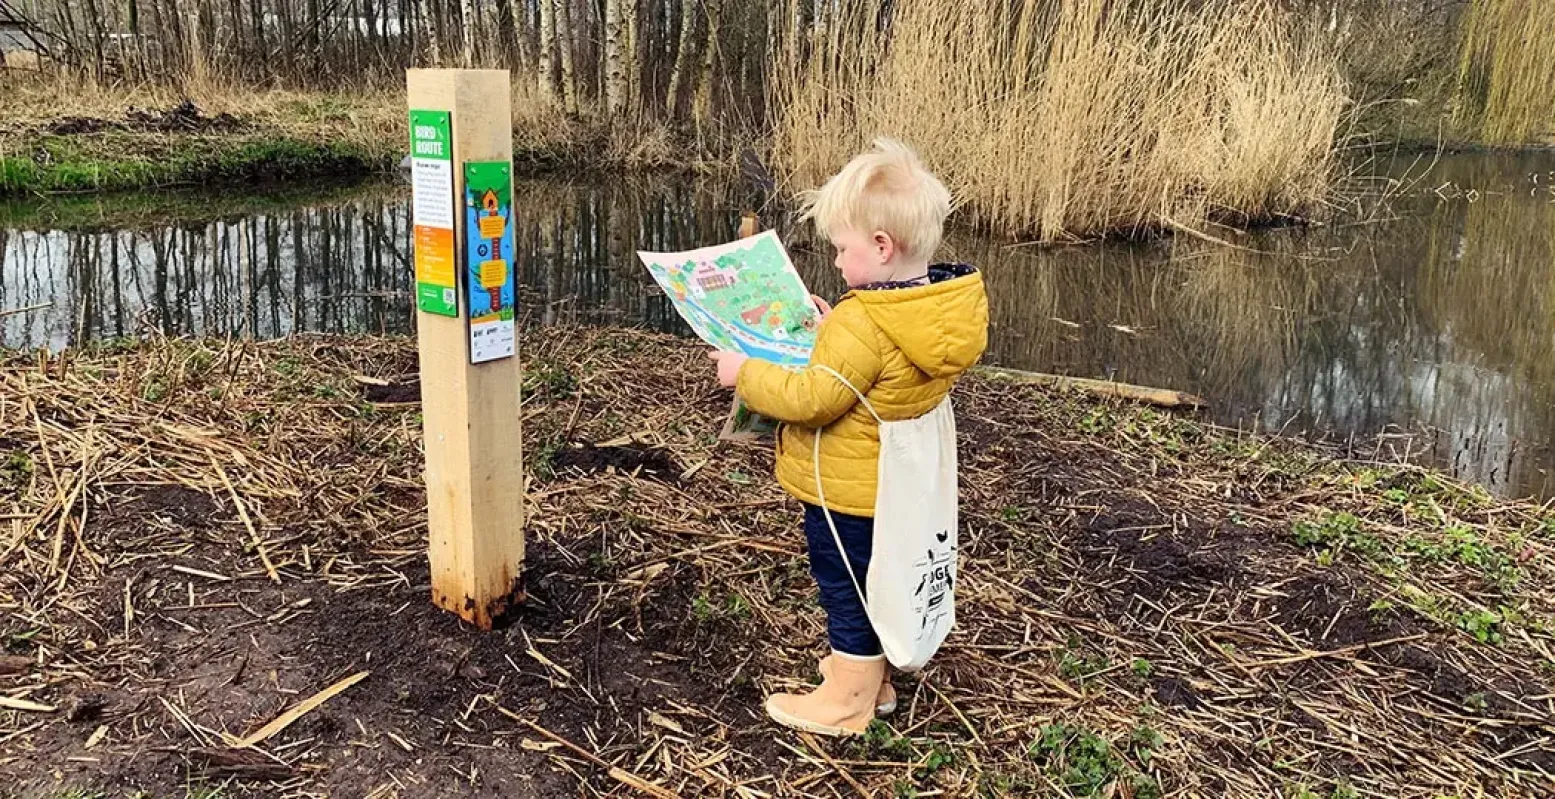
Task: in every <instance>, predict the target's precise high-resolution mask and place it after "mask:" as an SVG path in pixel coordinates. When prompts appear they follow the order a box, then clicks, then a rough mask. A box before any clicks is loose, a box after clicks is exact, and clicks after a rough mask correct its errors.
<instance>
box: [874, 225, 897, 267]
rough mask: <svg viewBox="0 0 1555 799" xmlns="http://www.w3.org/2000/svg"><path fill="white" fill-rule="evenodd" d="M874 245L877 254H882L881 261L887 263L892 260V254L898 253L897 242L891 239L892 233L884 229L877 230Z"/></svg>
mask: <svg viewBox="0 0 1555 799" xmlns="http://www.w3.org/2000/svg"><path fill="white" fill-rule="evenodd" d="M874 245H875V252H876V254H878V255H879V256H880V263H886V262H887V261H890V260H891V256H893V255H896V242H895V241H893V240H892V239H891V234H890V233H887V232H885V231H884V230H877V231H875V236H874Z"/></svg>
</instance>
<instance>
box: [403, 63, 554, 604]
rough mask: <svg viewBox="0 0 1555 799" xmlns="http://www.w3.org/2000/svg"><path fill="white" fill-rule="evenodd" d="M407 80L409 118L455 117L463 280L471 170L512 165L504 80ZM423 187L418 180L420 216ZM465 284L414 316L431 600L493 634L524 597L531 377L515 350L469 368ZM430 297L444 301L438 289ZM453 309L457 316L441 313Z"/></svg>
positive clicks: (432, 237) (472, 76)
mask: <svg viewBox="0 0 1555 799" xmlns="http://www.w3.org/2000/svg"><path fill="white" fill-rule="evenodd" d="M405 77H406V84H407V99H408V104H409V107H410V109H411V110H413V111H447V112H449V114H450V115H451V116H450V119H451V127H452V135H451V141H452V155H451V158H452V172H453V192H452V194H453V198H454V199H453V215H452V216H453V238H452V240H453V242H454V245H453V246H452V248H451V252H452V254H453V259H452V261H453V269H452V271H453V273H454V274H455V275H464V274H467V272H468V269H467V267H466V261H465V258H464V255H465V253H464V249H465V244H464V242H465V209H464V202H463V199H462V198H463V196H464V166H463V165H464V163H465V162H467V161H511V160H512V157H513V142H512V118H511V114H510V110H509V102H510V97H511V93H510V91H509V87H508V73H507V72H506V71H505V70H468V69H412V70H408V71H407V72H406V74H405ZM433 147H434V150H435V148H436V145H433ZM415 155H416V152H415V151H413V152H412V156H413V157H414V156H415ZM413 168H418V169H419V167H413ZM416 177H417V178H419V177H420V173H418V174H417V176H416ZM433 183H435V181H434V182H433ZM428 185H432V184H428ZM422 188H423V184H421V183H419V182H418V183H417V192H418V198H417V200H416V203H415V204H416V205H417V206H418V209H419V207H420V206H421V204H422V202H421V198H420V195H419V193H420V192H421V191H422ZM430 193H431V194H437V195H441V193H442V192H430ZM510 196H511V193H510ZM428 216H429V217H430V216H431V215H430V214H428ZM421 221H422V220H419V219H418V220H416V222H417V224H418V229H417V231H416V238H417V242H418V245H419V244H421V243H422V242H423V241H437V240H438V239H437V238H436V236H437V235H440V234H439V233H438V232H436V231H432V232H428V233H427V238H425V239H424V238H423V233H424V231H423V230H422V229H421V227H420V222H421ZM443 241H446V239H444V240H443ZM418 263H420V259H419V258H418ZM512 266H513V265H512V264H509V268H511V267H512ZM420 279H421V276H420V275H419V274H418V282H419V281H420ZM467 282H468V278H467V277H462V278H459V279H457V280H456V281H454V284H455V289H454V291H455V294H454V295H453V296H455V297H456V298H457V314H456V315H452V316H445V315H439V314H438V313H429V312H427V311H426V310H424V308H426V306H424V305H421V304H420V303H419V301H418V309H417V312H416V338H417V348H418V350H419V353H420V360H421V415H422V419H423V432H424V434H425V447H426V484H427V528H428V533H429V536H428V538H429V542H428V548H427V554H428V557H429V559H430V560H431V566H432V601H433V602H434V603H436V604H437V605H438V606H439V607H441V608H443V609H444V610H450V611H453V612H454V613H457V614H459V616H460V617H462V618H464V619H465V620H466V621H469V622H471V623H473V624H475V625H476V626H478V627H480V628H482V629H488V630H489V629H491V628H492V627H493V625H496V624H501V623H502V622H503V621H504V620H505V617H507V615H508V613H509V612H510V611H512V610H513V609H514V607H515V605H516V604H517V603H519V602H522V601H523V597H524V592H523V582H522V567H523V561H524V534H523V513H524V473H523V458H522V452H521V446H522V444H521V439H520V437H519V385H520V383H521V382H522V376H523V374H522V371H521V370H520V368H519V361H518V352H517V347H516V344H515V350H514V353H513V356H512V357H508V358H501V359H499V360H492V361H487V362H485V363H479V364H473V363H471V358H470V333H469V329H468V315H469V307H470V300H469V291H468V287H467V285H466V284H467ZM418 288H419V287H418ZM477 288H478V287H477ZM419 293H420V292H419V291H418V294H419ZM433 294H434V298H435V297H437V296H441V293H440V291H437V290H435V289H434V292H433ZM435 301H436V300H435V299H434V302H435ZM445 310H447V311H449V312H452V310H453V309H452V308H451V307H447V306H445Z"/></svg>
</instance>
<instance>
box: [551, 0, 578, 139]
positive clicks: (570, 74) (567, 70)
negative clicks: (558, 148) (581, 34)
mask: <svg viewBox="0 0 1555 799" xmlns="http://www.w3.org/2000/svg"><path fill="white" fill-rule="evenodd" d="M556 45H557V47H558V48H559V49H560V50H561V57H562V58H561V60H562V100H563V102H565V103H566V104H567V113H569V114H576V113H578V84H577V73H576V72H574V71H573V55H574V52H575V50H576V49H577V39H576V38H575V33H574V31H573V29H572V2H571V0H557V4H556Z"/></svg>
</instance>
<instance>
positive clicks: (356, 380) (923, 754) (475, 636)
mask: <svg viewBox="0 0 1555 799" xmlns="http://www.w3.org/2000/svg"><path fill="white" fill-rule="evenodd" d="M525 348H526V353H525V361H526V363H525V366H526V383H525V386H526V399H525V402H524V406H523V408H524V410H523V414H524V433H525V454H526V462H527V464H528V465H529V467H530V468H531V469H532V471H533V482H532V484H531V489H530V492H529V498H528V511H529V514H530V516H529V520H528V524H527V536H528V541H529V545H530V549H529V558H528V562H527V582H528V589H529V594H530V603H529V605H528V607H527V608H526V609H525V610H524V611H523V614H522V616H521V618H520V619H519V620H518V622H517V623H516V624H514V625H513V626H511V627H509V628H508V629H506V630H503V631H500V632H495V633H481V632H478V631H475V630H472V629H470V628H468V627H464V626H462V625H461V624H460V623H459V622H458V621H457V619H455V618H454V617H452V616H451V615H449V614H446V613H443V612H441V611H438V610H436V609H435V608H433V607H432V606H431V604H430V602H429V600H428V595H427V594H428V588H427V567H426V563H425V556H424V543H423V538H424V535H425V523H424V516H423V511H422V505H423V498H422V491H421V486H420V483H419V471H418V470H419V466H420V455H419V452H418V446H419V441H418V437H419V423H418V419H417V412H418V407H417V405H416V404H415V401H416V397H417V392H416V389H415V387H414V384H413V380H414V366H415V358H414V350H413V346H412V344H411V342H409V341H405V340H381V339H379V340H344V339H327V338H313V337H308V338H299V339H294V340H290V341H284V342H276V343H267V344H253V343H219V342H218V343H202V342H189V341H154V342H147V343H138V344H131V345H126V346H123V347H111V346H110V347H103V348H100V349H99V350H97V351H95V352H88V353H81V354H76V355H71V356H68V357H65V358H54V359H42V358H40V357H38V356H21V355H17V356H13V357H12V358H11V359H10V360H9V361H8V362H6V363H4V365H3V367H0V486H3V489H0V646H4V647H5V652H4V653H3V654H0V785H3V786H5V787H3V788H0V794H4V793H6V792H8V791H13V790H14V791H16V792H18V793H20V794H21V795H23V796H58V795H82V794H80V793H76V794H72V793H69V791H72V790H80V791H86V792H88V793H85V795H94V794H92V793H90V792H92V791H100V792H102V793H103V794H106V795H112V796H119V795H135V792H136V791H137V790H145V791H148V792H149V795H153V796H167V795H183V794H184V793H185V792H187V793H189V794H191V795H194V794H196V793H198V795H209V794H207V793H199V792H203V791H206V790H207V789H209V788H212V787H217V788H221V789H222V790H223V791H224V795H232V796H244V795H255V796H326V795H327V796H375V797H383V796H406V797H410V796H429V797H430V796H454V795H490V796H497V795H503V796H518V795H531V796H566V795H573V796H595V795H604V794H612V795H618V796H626V795H633V794H653V795H660V796H669V795H680V796H700V795H709V796H744V797H753V796H801V795H808V796H859V795H868V796H888V795H892V794H895V795H913V794H914V792H917V795H928V794H931V793H932V792H934V791H940V792H941V793H940V794H939V795H946V796H974V795H984V796H1004V795H1041V796H1050V795H1062V794H1063V793H1065V792H1068V793H1072V794H1074V795H1087V794H1094V795H1112V796H1123V797H1130V796H1132V797H1145V796H1156V795H1167V796H1201V795H1213V796H1246V797H1272V796H1324V797H1330V796H1332V797H1342V796H1388V797H1436V796H1441V795H1453V796H1461V797H1468V796H1539V795H1549V794H1550V792H1551V791H1552V790H1555V777H1552V773H1555V742H1552V733H1555V727H1552V723H1551V718H1552V711H1555V706H1552V702H1555V694H1552V692H1551V690H1550V688H1549V687H1548V686H1547V681H1548V680H1549V679H1550V674H1549V672H1550V669H1551V668H1552V667H1555V665H1552V664H1555V648H1552V639H1551V635H1550V633H1549V631H1548V628H1547V626H1546V625H1547V623H1548V620H1549V619H1550V618H1551V611H1552V608H1551V603H1552V602H1555V596H1552V594H1551V592H1550V590H1549V586H1550V585H1551V582H1550V578H1551V571H1552V567H1551V563H1552V560H1551V558H1552V554H1555V553H1552V549H1551V540H1552V537H1555V514H1552V513H1551V511H1550V509H1549V508H1548V507H1541V506H1538V505H1534V504H1531V503H1520V502H1505V501H1499V500H1494V499H1491V498H1489V497H1488V496H1485V495H1484V494H1483V492H1480V491H1477V490H1475V489H1471V488H1466V487H1463V486H1460V485H1457V484H1454V483H1452V482H1451V481H1448V480H1445V479H1442V478H1440V477H1437V476H1434V475H1432V474H1430V473H1427V472H1423V471H1419V470H1416V469H1412V468H1408V467H1399V466H1390V465H1382V464H1379V463H1368V462H1366V461H1381V460H1386V459H1387V458H1386V457H1384V455H1385V453H1358V454H1356V457H1357V458H1358V459H1359V460H1350V461H1339V460H1334V459H1331V458H1329V457H1328V456H1327V455H1325V454H1324V453H1320V452H1317V451H1314V450H1311V449H1308V448H1304V447H1302V446H1298V445H1295V444H1292V443H1288V442H1280V441H1270V440H1264V439H1251V438H1244V437H1239V436H1237V435H1235V434H1233V433H1229V432H1225V431H1220V430H1217V429H1214V428H1211V427H1209V426H1207V425H1203V424H1200V423H1197V422H1195V421H1192V420H1191V419H1188V418H1184V417H1177V416H1172V415H1166V414H1162V413H1160V412H1159V411H1149V410H1144V409H1139V408H1135V407H1131V406H1125V405H1119V404H1111V403H1107V402H1103V401H1099V400H1095V399H1090V398H1085V397H1081V396H1078V395H1065V394H1058V393H1053V392H1051V391H1047V390H1043V389H1040V388H1035V387H1030V386H1018V385H1009V384H1005V383H998V382H989V381H983V380H977V379H972V380H968V381H966V382H965V383H964V384H963V385H962V386H961V387H960V388H959V389H958V392H957V395H956V400H957V403H958V405H957V408H958V413H959V419H960V424H961V431H962V436H963V449H962V452H963V475H964V487H965V499H964V506H963V521H964V524H963V531H962V552H963V567H962V576H961V581H960V584H959V587H958V591H959V594H958V600H959V602H960V606H959V608H960V609H959V615H960V629H959V631H958V632H957V634H956V635H955V636H953V638H952V639H951V642H950V644H949V645H948V647H947V649H946V650H945V651H944V653H943V655H942V657H940V658H939V659H938V660H936V662H935V663H934V664H933V666H932V667H931V668H930V669H929V670H928V671H927V672H926V673H925V674H924V675H922V676H921V677H917V678H907V677H899V678H898V681H897V685H898V688H899V689H900V691H901V694H902V703H901V705H902V706H901V710H900V712H899V713H898V714H897V715H896V716H895V717H894V718H892V719H891V720H890V723H889V726H888V727H887V726H881V727H879V728H877V729H876V730H874V731H873V733H872V734H871V736H870V737H869V738H868V739H867V740H865V741H861V742H850V743H834V742H817V741H815V740H813V739H809V738H806V737H803V736H795V735H793V734H791V733H788V732H786V731H783V730H780V729H777V728H775V727H773V726H772V725H771V724H769V723H768V722H766V721H765V720H764V718H763V717H762V715H761V711H760V707H761V699H762V696H763V695H764V693H765V692H767V691H769V690H773V689H776V688H780V687H785V686H790V685H792V684H793V683H794V682H796V681H806V680H813V679H814V661H815V659H816V657H818V656H819V655H820V654H822V651H823V647H822V641H823V628H822V619H821V616H820V614H819V612H818V610H817V609H816V607H815V605H814V602H813V588H812V586H811V584H810V582H809V578H808V576H807V574H806V572H805V562H804V559H803V558H802V557H801V555H802V540H801V538H800V536H799V535H798V533H797V532H796V528H797V523H796V522H797V513H796V509H795V506H794V505H793V503H792V502H791V501H790V500H787V499H785V498H784V497H783V495H782V494H781V493H780V491H779V490H778V489H777V488H776V487H775V486H773V485H772V483H771V481H770V479H769V477H768V470H769V468H770V454H769V453H768V452H767V450H766V447H765V446H764V445H749V446H733V447H731V446H720V445H718V444H717V443H716V442H715V441H714V440H713V439H712V437H711V433H712V431H714V430H716V427H717V416H718V414H719V413H720V412H721V411H722V410H723V409H724V408H725V407H727V397H726V396H724V395H722V394H721V393H720V392H719V391H718V390H716V389H714V388H712V387H711V385H710V380H709V376H708V371H707V368H706V362H705V360H704V359H703V358H702V355H701V352H700V350H699V348H698V347H696V346H695V345H692V344H688V343H686V342H683V341H678V340H675V339H670V338H664V337H658V336H653V335H649V334H644V333H641V332H635V331H620V330H602V331H601V330H583V329H546V330H536V331H529V332H528V333H527V334H526V339H525ZM362 673H365V675H366V676H365V677H358V676H357V675H361V674H362ZM353 679H355V680H359V681H358V682H352V681H351V680H353ZM321 692H322V693H321ZM310 700H311V701H310ZM288 711H292V713H291V715H289V716H287V715H285V714H287V712H288ZM283 716H284V717H283ZM278 717H282V718H281V719H280V721H277V719H278ZM272 722H274V723H272ZM245 737H247V738H248V740H249V741H250V742H253V746H250V747H247V748H244V747H242V745H241V743H242V741H243V740H244V739H245ZM1303 791H1305V792H1306V793H1303Z"/></svg>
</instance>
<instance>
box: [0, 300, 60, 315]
mask: <svg viewBox="0 0 1555 799" xmlns="http://www.w3.org/2000/svg"><path fill="white" fill-rule="evenodd" d="M53 307H54V303H52V302H43V303H39V304H37V305H29V306H27V307H25V308H12V309H11V310H9V311H0V319H4V318H6V317H7V316H16V315H18V314H24V313H28V312H30V311H41V310H43V309H44V308H53Z"/></svg>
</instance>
